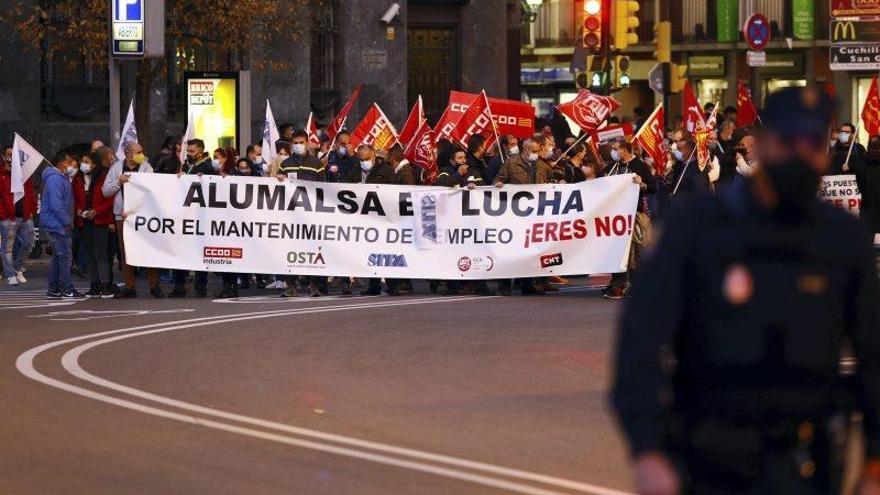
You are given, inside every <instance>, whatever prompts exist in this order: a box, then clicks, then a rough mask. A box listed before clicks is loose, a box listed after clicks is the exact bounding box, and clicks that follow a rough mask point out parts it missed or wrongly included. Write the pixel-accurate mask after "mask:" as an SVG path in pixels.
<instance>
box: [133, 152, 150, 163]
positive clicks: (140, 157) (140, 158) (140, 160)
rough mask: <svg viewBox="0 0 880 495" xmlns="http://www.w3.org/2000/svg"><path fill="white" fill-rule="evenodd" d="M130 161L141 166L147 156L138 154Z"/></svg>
mask: <svg viewBox="0 0 880 495" xmlns="http://www.w3.org/2000/svg"><path fill="white" fill-rule="evenodd" d="M131 161H133V162H135V163H136V164H138V165H143V164H144V162H145V161H147V155H145V154H143V153H138V154H137V155H134V156H133V157H132V159H131Z"/></svg>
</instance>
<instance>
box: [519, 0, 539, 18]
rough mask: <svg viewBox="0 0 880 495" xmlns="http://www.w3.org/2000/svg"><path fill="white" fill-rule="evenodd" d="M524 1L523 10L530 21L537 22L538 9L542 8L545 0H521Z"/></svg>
mask: <svg viewBox="0 0 880 495" xmlns="http://www.w3.org/2000/svg"><path fill="white" fill-rule="evenodd" d="M520 2H522V10H523V13H524V14H525V16H526V20H528V21H529V22H535V19H537V18H538V11H539V10H541V5H543V3H544V0H520Z"/></svg>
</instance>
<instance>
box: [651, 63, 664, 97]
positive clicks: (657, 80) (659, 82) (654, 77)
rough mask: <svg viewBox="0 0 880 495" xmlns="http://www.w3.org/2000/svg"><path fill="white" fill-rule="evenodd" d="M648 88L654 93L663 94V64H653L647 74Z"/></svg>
mask: <svg viewBox="0 0 880 495" xmlns="http://www.w3.org/2000/svg"><path fill="white" fill-rule="evenodd" d="M648 86H650V88H651V89H653V90H654V92H655V93H659V94H663V64H655V65H654V67H653V68H651V70H650V71H649V72H648Z"/></svg>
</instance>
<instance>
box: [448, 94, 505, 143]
mask: <svg viewBox="0 0 880 495" xmlns="http://www.w3.org/2000/svg"><path fill="white" fill-rule="evenodd" d="M474 134H481V135H482V136H483V137H484V138H486V149H488V148H491V147H492V145H493V144H495V140H496V139H497V138H498V131H497V130H496V129H495V121H493V120H492V110H490V109H489V98H488V97H487V96H486V92H485V91H480V94H478V95H477V97H476V98H474V101H472V102H471V103H470V105H468V109H467V110H465V112H464V113H463V114H462V115H461V118H459V119H458V123H457V124H455V127H454V128H453V129H452V132H451V133H450V135H451V136H452V138H453V139H454V140H456V141H458V142H459V143H461V144H463V145H465V146H467V144H468V141H470V140H471V136H473V135H474Z"/></svg>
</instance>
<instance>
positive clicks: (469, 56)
mask: <svg viewBox="0 0 880 495" xmlns="http://www.w3.org/2000/svg"><path fill="white" fill-rule="evenodd" d="M395 3H398V5H399V14H398V15H397V16H396V17H395V18H394V19H393V20H392V21H391V22H390V23H386V22H383V20H382V16H383V14H385V13H386V12H387V11H388V9H389V7H391V6H392V4H395ZM309 4H310V7H309V12H308V13H307V15H302V16H298V18H299V19H301V20H300V21H297V22H298V23H300V24H301V25H300V26H299V29H297V35H296V36H291V37H290V38H284V37H281V38H280V39H278V41H277V42H276V43H273V45H272V46H265V47H259V50H254V51H255V52H258V53H245V52H242V51H237V52H234V53H216V52H212V51H211V50H203V51H197V52H188V53H181V52H180V51H179V50H177V49H176V47H174V46H173V44H171V43H166V51H167V55H166V57H165V59H164V60H158V61H154V62H152V64H164V67H161V68H160V69H162V70H161V75H160V76H158V77H153V78H152V79H150V81H151V82H150V84H149V85H148V86H145V84H144V82H143V81H144V79H143V78H144V73H145V71H146V70H147V69H148V68H149V67H148V66H147V64H144V63H138V62H125V63H123V64H122V70H121V76H122V102H123V107H124V108H123V109H122V114H123V116H124V115H125V110H126V109H127V107H128V102H129V101H130V100H131V99H132V98H133V97H134V93H135V91H137V90H140V91H148V92H149V98H148V102H147V103H146V105H147V106H146V107H143V108H140V109H139V110H140V111H139V113H140V114H145V113H146V114H148V118H149V126H148V127H149V131H150V132H149V133H148V136H146V137H145V138H144V139H142V144H144V143H143V141H144V140H146V141H147V143H146V149H147V151H148V152H152V153H155V152H156V151H157V150H158V147H159V146H160V145H161V142H162V141H163V140H164V138H165V136H166V135H171V134H180V133H182V129H183V128H184V125H185V122H184V121H185V116H186V110H185V91H184V87H183V74H184V71H185V70H193V71H229V70H248V71H250V75H251V94H250V104H251V115H252V129H251V133H252V134H251V135H252V136H260V135H261V133H262V126H263V114H264V109H265V101H266V99H267V98H268V99H269V100H270V101H271V104H272V109H273V112H274V114H275V118H276V121H277V123H278V124H279V125H280V124H282V123H284V122H289V123H292V124H294V125H296V126H299V127H301V126H303V125H304V124H305V121H306V119H307V117H308V114H309V112H310V111H314V112H315V115H316V116H317V118H318V122H319V124H321V125H322V126H323V125H326V124H327V123H329V121H330V120H331V119H332V118H333V116H334V115H335V112H336V111H338V110H339V108H340V107H341V106H342V104H344V102H345V100H346V99H347V98H348V95H349V94H350V93H351V91H352V89H353V88H354V87H355V86H357V84H359V83H363V84H364V89H363V92H362V94H361V97H360V99H359V101H358V104H357V106H356V107H355V109H354V110H353V111H352V114H351V116H350V118H349V121H348V124H347V126H348V127H350V128H351V127H353V126H354V125H356V124H357V122H358V121H359V120H360V119H361V117H362V116H363V115H364V114H365V113H366V111H367V109H368V108H369V107H370V105H372V103H373V102H376V103H378V104H379V105H380V106H381V107H382V109H383V110H384V111H385V113H386V114H387V115H388V117H389V118H390V119H391V120H392V121H393V122H395V123H396V124H397V125H402V123H403V121H404V120H405V119H406V116H407V113H408V111H409V108H410V106H411V105H412V103H413V101H415V99H416V98H417V97H418V95H422V96H423V99H424V101H425V105H426V111H427V116H428V118H429V121H430V122H431V123H433V122H436V119H437V118H438V117H439V115H440V114H441V113H442V111H443V108H444V107H445V105H446V100H447V98H448V94H449V91H450V90H461V91H469V92H478V91H479V90H481V89H485V90H486V91H487V93H488V94H489V95H490V96H496V97H502V98H506V97H513V98H517V99H518V98H519V95H520V81H519V73H520V71H519V59H520V39H521V27H522V25H523V24H522V19H521V11H522V5H521V2H520V1H519V0H410V1H408V2H407V1H401V2H394V1H392V0H324V1H321V2H309ZM260 54H266V56H269V57H272V58H273V59H279V58H280V59H283V60H287V61H288V62H289V64H288V67H286V68H284V69H281V70H278V69H272V68H266V67H263V66H262V65H261V64H260V63H259V62H260V60H259V59H258V58H257V57H258V55H260ZM0 63H2V64H3V65H4V70H3V71H0V108H2V109H3V110H2V111H0V136H7V137H6V138H0V142H7V141H8V142H11V140H12V133H13V132H18V133H20V134H22V135H23V136H24V137H25V138H26V139H28V140H29V141H30V142H32V143H33V144H34V145H35V146H36V147H37V149H40V150H43V152H44V153H45V154H47V155H48V154H51V153H52V152H54V151H55V150H58V149H60V148H61V147H64V146H67V145H70V144H72V143H82V142H89V141H91V140H92V139H96V138H99V139H102V140H104V141H105V142H108V143H109V142H112V140H111V139H110V136H109V125H108V121H109V98H108V95H109V92H108V85H107V79H108V78H107V65H106V64H104V63H101V62H96V61H80V63H77V64H70V63H64V64H63V63H61V62H59V61H58V60H57V57H56V58H55V59H52V60H50V59H49V58H48V57H46V56H45V54H44V53H42V52H41V50H40V49H35V48H30V47H26V46H24V45H23V44H22V43H21V41H20V40H19V39H17V37H16V36H14V35H13V34H10V33H9V32H7V33H6V35H5V36H3V37H0ZM140 100H141V99H139V101H140ZM144 118H146V117H144V115H140V119H144ZM244 144H246V143H242V146H243V145H244Z"/></svg>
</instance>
